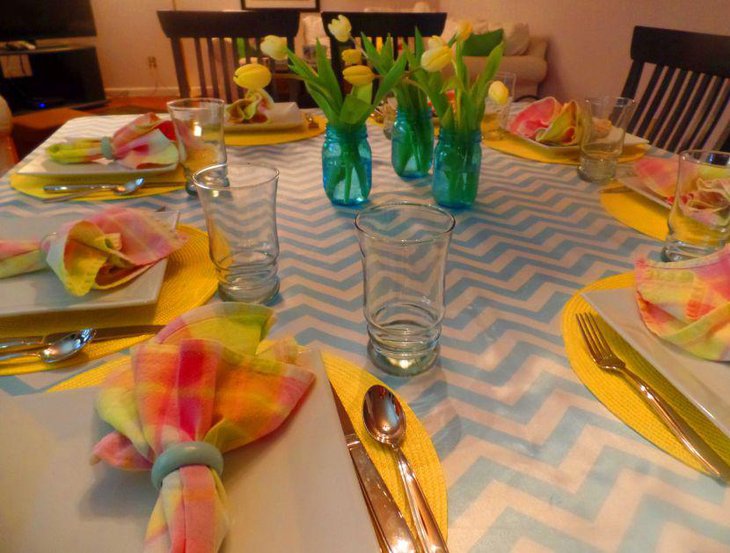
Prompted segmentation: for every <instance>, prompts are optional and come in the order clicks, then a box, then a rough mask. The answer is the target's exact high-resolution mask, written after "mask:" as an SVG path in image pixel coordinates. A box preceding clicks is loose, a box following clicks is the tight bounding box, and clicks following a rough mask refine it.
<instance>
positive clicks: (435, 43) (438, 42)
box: [427, 35, 448, 50]
mask: <svg viewBox="0 0 730 553" xmlns="http://www.w3.org/2000/svg"><path fill="white" fill-rule="evenodd" d="M441 46H448V44H446V41H445V40H444V39H443V38H441V37H440V36H438V35H433V36H432V37H430V38H429V39H428V46H427V49H428V50H435V49H436V48H440V47H441Z"/></svg>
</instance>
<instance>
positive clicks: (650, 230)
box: [601, 181, 669, 241]
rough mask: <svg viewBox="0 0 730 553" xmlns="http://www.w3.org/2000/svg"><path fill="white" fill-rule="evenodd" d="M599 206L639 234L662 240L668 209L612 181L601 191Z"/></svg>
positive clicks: (664, 236)
mask: <svg viewBox="0 0 730 553" xmlns="http://www.w3.org/2000/svg"><path fill="white" fill-rule="evenodd" d="M601 205H602V206H603V208H604V209H605V210H606V211H607V212H608V213H609V214H610V215H612V216H613V217H614V218H615V219H616V220H618V221H621V222H622V223H623V224H624V225H626V226H627V227H631V228H632V229H634V230H638V231H639V232H640V233H641V234H644V235H646V236H650V237H651V238H656V239H657V240H662V241H663V240H664V239H665V238H666V236H667V217H668V216H669V209H668V208H666V207H662V206H660V205H659V204H657V203H655V202H652V201H651V200H649V199H647V198H645V197H644V196H642V195H641V194H637V193H636V192H633V191H631V190H629V189H628V188H626V187H625V186H623V185H622V184H621V183H620V182H618V181H614V182H612V183H610V184H608V185H606V186H605V187H604V188H603V189H602V190H601Z"/></svg>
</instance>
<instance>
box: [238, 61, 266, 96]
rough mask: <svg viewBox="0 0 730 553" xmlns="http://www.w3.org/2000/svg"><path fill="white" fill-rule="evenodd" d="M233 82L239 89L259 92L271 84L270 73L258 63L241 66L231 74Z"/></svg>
mask: <svg viewBox="0 0 730 553" xmlns="http://www.w3.org/2000/svg"><path fill="white" fill-rule="evenodd" d="M233 82H235V83H236V84H237V85H238V86H240V87H241V88H246V89H248V90H259V89H262V88H264V87H266V86H267V85H268V84H269V83H270V82H271V71H269V68H268V67H265V66H263V65H260V64H258V63H249V64H247V65H242V66H241V67H239V68H238V69H236V72H235V73H234V74H233Z"/></svg>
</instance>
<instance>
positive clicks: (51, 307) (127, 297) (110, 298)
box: [0, 211, 179, 316]
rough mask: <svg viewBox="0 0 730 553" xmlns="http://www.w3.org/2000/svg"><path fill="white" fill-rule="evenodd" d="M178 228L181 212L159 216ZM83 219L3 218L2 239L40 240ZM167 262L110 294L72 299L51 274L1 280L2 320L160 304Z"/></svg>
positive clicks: (102, 292) (94, 293) (94, 292)
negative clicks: (61, 227) (71, 222)
mask: <svg viewBox="0 0 730 553" xmlns="http://www.w3.org/2000/svg"><path fill="white" fill-rule="evenodd" d="M155 215H156V216H159V217H160V219H162V220H163V221H165V222H167V223H168V224H169V225H171V226H174V225H176V224H177V219H178V215H179V214H178V212H177V211H165V212H162V213H156V214H155ZM81 218H83V216H82V215H79V214H73V215H71V214H68V215H54V216H51V217H32V218H28V217H3V216H0V238H2V239H9V240H25V239H31V240H32V239H40V238H43V237H44V236H46V235H48V234H50V233H52V232H55V231H56V229H58V227H59V226H60V225H61V224H63V223H66V222H68V221H74V220H78V219H81ZM166 268H167V259H162V260H160V261H158V262H157V263H156V264H155V265H154V266H153V267H152V268H150V269H148V270H147V271H145V272H144V273H142V274H141V275H140V276H138V277H137V278H135V279H134V280H132V281H131V282H129V283H127V284H124V285H122V286H119V287H117V288H111V289H110V290H91V291H90V292H89V293H88V294H86V295H85V296H81V297H76V296H72V295H71V294H69V293H68V292H67V291H66V289H65V288H64V287H63V284H61V281H60V280H58V277H57V276H56V275H55V273H53V271H51V270H45V271H36V272H34V273H26V274H22V275H16V276H13V277H9V278H5V279H2V280H0V316H10V315H29V314H31V313H52V312H55V311H82V310H84V311H85V310H90V309H111V308H114V307H131V306H137V305H147V304H150V303H154V302H156V301H157V296H158V295H159V294H160V288H161V287H162V281H163V279H164V278H165V269H166Z"/></svg>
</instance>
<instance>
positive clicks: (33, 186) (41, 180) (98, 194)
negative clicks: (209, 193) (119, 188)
mask: <svg viewBox="0 0 730 553" xmlns="http://www.w3.org/2000/svg"><path fill="white" fill-rule="evenodd" d="M135 176H138V175H132V174H115V175H103V176H102V175H68V176H54V177H50V176H48V177H40V176H35V175H18V174H13V175H10V186H12V187H13V188H15V190H17V191H18V192H22V193H23V194H28V195H29V196H33V197H35V198H52V197H57V196H58V195H59V194H58V193H49V192H44V191H43V187H44V186H45V185H47V184H83V183H87V182H105V183H107V182H108V183H118V184H122V183H125V182H127V181H128V180H130V179H132V178H134V177H135ZM145 182H148V183H151V182H173V183H176V184H173V185H171V186H160V187H156V188H145V187H142V188H141V189H140V190H138V191H137V192H135V193H134V197H135V198H142V197H144V196H155V195H157V194H165V193H166V192H170V191H172V190H179V189H180V187H182V186H183V185H184V184H185V174H184V173H183V170H182V167H180V166H178V167H177V169H175V170H174V171H170V172H169V173H160V174H155V175H150V176H148V177H145ZM125 198H129V196H117V195H116V194H114V193H113V192H109V191H108V190H98V191H95V192H94V193H93V194H89V195H88V196H82V197H80V198H78V201H101V200H123V199H125ZM74 201H76V200H74Z"/></svg>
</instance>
